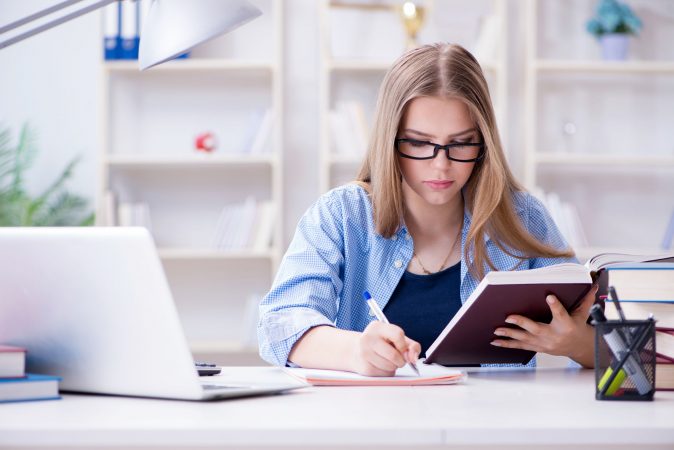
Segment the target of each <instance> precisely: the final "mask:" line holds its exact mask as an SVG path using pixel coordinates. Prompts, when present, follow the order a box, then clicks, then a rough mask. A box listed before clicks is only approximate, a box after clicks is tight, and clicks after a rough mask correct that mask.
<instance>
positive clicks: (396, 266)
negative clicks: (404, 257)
mask: <svg viewBox="0 0 674 450" xmlns="http://www.w3.org/2000/svg"><path fill="white" fill-rule="evenodd" d="M393 265H394V266H395V268H396V269H400V268H401V267H402V266H403V262H402V261H401V260H399V259H396V260H395V262H394V263H393Z"/></svg>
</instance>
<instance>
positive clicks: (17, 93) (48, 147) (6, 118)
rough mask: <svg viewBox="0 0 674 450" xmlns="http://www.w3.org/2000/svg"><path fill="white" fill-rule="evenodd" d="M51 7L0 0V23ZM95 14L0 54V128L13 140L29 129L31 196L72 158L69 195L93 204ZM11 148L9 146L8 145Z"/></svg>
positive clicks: (98, 51) (46, 3)
mask: <svg viewBox="0 0 674 450" xmlns="http://www.w3.org/2000/svg"><path fill="white" fill-rule="evenodd" d="M54 3H56V2H55V1H53V0H52V1H46V0H32V1H30V2H26V1H21V0H1V1H0V24H1V25H5V24H7V23H9V22H11V21H13V20H16V19H18V18H21V17H23V16H25V15H27V14H30V13H32V12H35V11H37V10H39V9H42V8H44V7H48V6H51V5H53V4H54ZM99 20H100V16H99V14H98V13H91V14H89V15H87V16H84V17H80V18H79V19H76V20H74V21H71V22H69V23H66V24H63V25H61V26H60V27H57V28H54V29H52V30H49V31H47V32H45V33H42V34H40V35H38V36H33V37H31V38H29V39H27V40H25V41H23V42H20V43H18V44H15V45H14V46H11V47H8V48H5V49H3V50H0V122H2V123H3V124H4V125H9V126H10V127H11V128H12V130H13V132H14V138H15V139H16V138H17V137H18V136H17V135H18V132H19V127H20V126H21V125H22V124H23V123H26V122H28V123H30V125H31V127H32V128H33V129H34V130H35V131H36V133H37V138H38V142H37V148H38V149H39V157H38V159H37V160H36V161H35V164H34V169H33V170H32V171H31V172H30V174H29V177H28V179H27V183H28V187H29V189H30V190H31V192H35V191H38V190H40V189H42V188H44V187H46V185H47V184H48V183H49V182H50V181H52V180H53V179H54V178H55V177H56V176H58V174H59V173H60V171H61V170H62V169H63V167H64V166H65V165H66V164H67V163H68V161H70V160H71V159H72V158H73V157H75V156H76V155H81V156H82V162H81V163H80V165H79V167H78V168H77V169H76V173H75V176H74V177H73V179H72V183H71V184H70V187H71V190H72V191H75V192H78V193H80V194H82V195H85V196H87V197H90V198H93V196H94V193H95V189H96V176H97V173H98V171H97V169H98V166H97V157H98V134H99V129H100V127H99V123H98V105H99V98H98V94H99V93H98V82H99V75H98V74H99V69H100V67H101V59H102V58H101V51H102V47H101V42H100V41H99V36H100V35H101V34H100V22H99ZM14 142H16V140H15V141H14Z"/></svg>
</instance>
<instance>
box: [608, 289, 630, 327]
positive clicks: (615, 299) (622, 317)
mask: <svg viewBox="0 0 674 450" xmlns="http://www.w3.org/2000/svg"><path fill="white" fill-rule="evenodd" d="M608 291H609V293H610V294H611V299H612V300H613V304H614V305H615V309H616V310H617V311H618V315H619V316H620V320H622V321H623V322H624V321H625V320H627V319H625V313H624V312H623V308H622V306H620V300H618V293H617V292H616V290H615V288H614V287H613V286H611V287H609V288H608Z"/></svg>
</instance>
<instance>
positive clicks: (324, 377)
mask: <svg viewBox="0 0 674 450" xmlns="http://www.w3.org/2000/svg"><path fill="white" fill-rule="evenodd" d="M417 367H418V368H419V375H416V374H415V373H414V372H412V369H410V367H409V366H407V365H405V366H404V367H403V368H401V369H398V370H397V371H396V374H395V376H393V377H368V376H365V375H359V374H357V373H353V372H342V371H339V370H324V369H296V368H286V369H285V370H286V371H287V372H288V373H289V374H290V375H292V376H294V377H296V378H299V379H300V380H302V381H306V382H307V383H310V384H312V385H314V386H430V385H436V384H455V383H459V382H462V381H464V380H465V379H466V374H465V373H464V372H461V371H460V370H456V369H450V368H447V367H443V366H439V365H437V364H423V363H422V362H421V361H419V363H417Z"/></svg>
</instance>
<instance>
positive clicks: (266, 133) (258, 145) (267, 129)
mask: <svg viewBox="0 0 674 450" xmlns="http://www.w3.org/2000/svg"><path fill="white" fill-rule="evenodd" d="M273 128H274V114H273V111H272V109H271V108H267V109H266V110H265V111H264V114H263V115H262V118H261V119H260V121H259V125H258V127H257V130H256V132H255V135H254V136H253V139H252V140H251V141H250V146H249V148H248V152H249V153H250V154H251V155H260V154H265V153H271V139H270V138H271V134H272V129H273Z"/></svg>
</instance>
